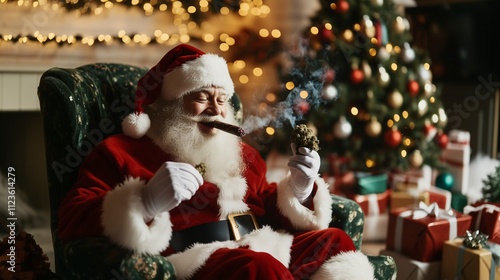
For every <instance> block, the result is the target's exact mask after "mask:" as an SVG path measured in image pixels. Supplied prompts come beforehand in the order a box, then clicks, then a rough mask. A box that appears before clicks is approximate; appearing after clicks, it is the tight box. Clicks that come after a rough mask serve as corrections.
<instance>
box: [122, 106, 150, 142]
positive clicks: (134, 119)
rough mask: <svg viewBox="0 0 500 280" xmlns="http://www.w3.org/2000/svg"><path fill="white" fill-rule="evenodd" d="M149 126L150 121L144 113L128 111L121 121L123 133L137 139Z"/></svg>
mask: <svg viewBox="0 0 500 280" xmlns="http://www.w3.org/2000/svg"><path fill="white" fill-rule="evenodd" d="M150 127H151V121H150V120H149V116H148V114H146V113H142V112H141V113H136V112H133V113H130V114H129V115H128V116H126V117H125V118H124V119H123V121H122V129H123V133H124V134H125V135H127V136H129V137H132V138H135V139H139V138H141V137H142V136H144V135H146V132H148V130H149V128H150Z"/></svg>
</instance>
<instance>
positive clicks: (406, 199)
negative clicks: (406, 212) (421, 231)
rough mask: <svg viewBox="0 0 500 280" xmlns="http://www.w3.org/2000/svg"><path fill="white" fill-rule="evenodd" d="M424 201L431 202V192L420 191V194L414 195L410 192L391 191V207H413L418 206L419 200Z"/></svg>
mask: <svg viewBox="0 0 500 280" xmlns="http://www.w3.org/2000/svg"><path fill="white" fill-rule="evenodd" d="M420 201H422V202H424V203H425V204H429V192H426V191H424V192H420V193H419V194H418V195H413V194H410V193H408V192H396V191H394V192H391V201H390V206H391V209H396V208H399V207H411V206H418V204H419V202H420Z"/></svg>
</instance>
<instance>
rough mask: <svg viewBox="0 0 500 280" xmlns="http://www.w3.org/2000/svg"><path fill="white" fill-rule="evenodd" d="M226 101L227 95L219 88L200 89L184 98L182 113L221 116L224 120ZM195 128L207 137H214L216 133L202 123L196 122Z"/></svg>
mask: <svg viewBox="0 0 500 280" xmlns="http://www.w3.org/2000/svg"><path fill="white" fill-rule="evenodd" d="M227 100H228V97H227V94H226V93H225V92H224V91H223V90H222V89H221V88H218V87H207V88H202V89H199V90H196V91H194V92H191V93H189V94H187V95H185V96H184V99H183V103H184V104H183V105H184V111H185V112H186V113H187V114H189V115H191V116H202V115H205V116H221V117H222V118H224V119H225V118H226V115H227V106H226V105H227V104H226V103H227ZM197 126H198V128H199V130H200V131H201V132H202V133H204V134H207V135H214V134H216V133H217V131H218V129H216V128H213V127H211V126H208V125H206V124H204V123H202V122H198V124H197Z"/></svg>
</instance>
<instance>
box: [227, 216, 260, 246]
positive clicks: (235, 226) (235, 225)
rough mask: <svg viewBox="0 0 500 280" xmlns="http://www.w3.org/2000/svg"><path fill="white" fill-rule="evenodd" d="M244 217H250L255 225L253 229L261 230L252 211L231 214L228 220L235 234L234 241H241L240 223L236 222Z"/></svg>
mask: <svg viewBox="0 0 500 280" xmlns="http://www.w3.org/2000/svg"><path fill="white" fill-rule="evenodd" d="M244 216H250V218H251V219H252V223H253V227H254V228H253V229H257V228H259V224H258V223H257V219H256V218H255V216H254V214H253V213H252V211H247V212H243V213H234V214H229V215H227V220H228V221H229V224H230V225H231V231H232V232H233V235H234V239H235V240H240V239H241V234H240V230H239V228H240V227H239V225H238V222H237V221H236V219H237V218H242V217H244Z"/></svg>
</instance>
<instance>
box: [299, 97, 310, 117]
mask: <svg viewBox="0 0 500 280" xmlns="http://www.w3.org/2000/svg"><path fill="white" fill-rule="evenodd" d="M310 108H311V105H309V103H308V102H307V101H305V100H301V101H299V102H297V104H295V111H296V112H298V113H300V114H307V112H309V109H310Z"/></svg>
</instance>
